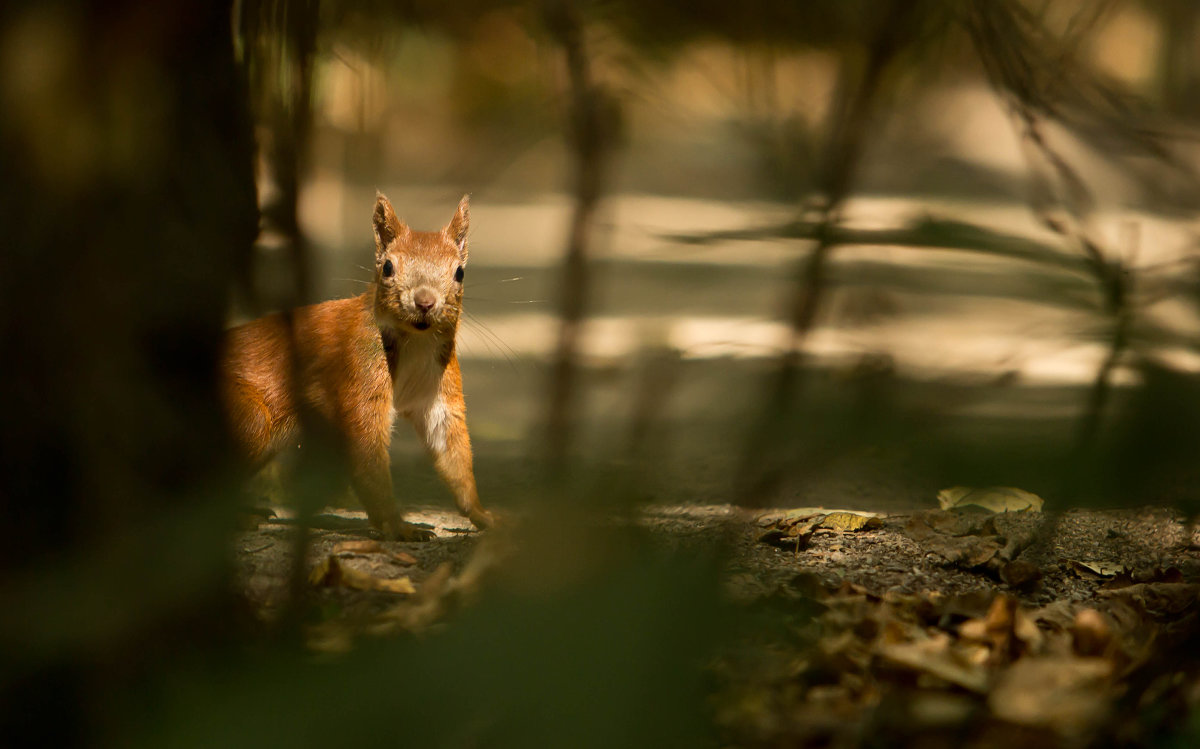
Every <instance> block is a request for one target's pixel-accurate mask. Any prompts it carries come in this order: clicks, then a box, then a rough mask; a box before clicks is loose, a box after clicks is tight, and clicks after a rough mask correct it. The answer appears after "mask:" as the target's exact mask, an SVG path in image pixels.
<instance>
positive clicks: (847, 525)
mask: <svg viewBox="0 0 1200 749" xmlns="http://www.w3.org/2000/svg"><path fill="white" fill-rule="evenodd" d="M817 527H818V528H829V529H830V530H835V531H841V532H842V533H850V532H853V531H861V530H870V529H874V528H881V527H883V519H882V518H880V517H879V516H878V515H876V514H875V513H865V512H848V511H841V510H839V511H838V512H831V513H829V514H828V515H826V516H825V517H824V518H822V519H821V521H820V522H819V523H818V524H817Z"/></svg>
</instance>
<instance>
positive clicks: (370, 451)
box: [347, 419, 433, 541]
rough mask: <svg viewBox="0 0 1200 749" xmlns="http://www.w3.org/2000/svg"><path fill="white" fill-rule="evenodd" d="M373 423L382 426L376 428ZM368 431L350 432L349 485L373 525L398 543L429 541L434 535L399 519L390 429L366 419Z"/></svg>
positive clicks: (385, 425) (389, 426)
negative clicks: (394, 495) (394, 487)
mask: <svg viewBox="0 0 1200 749" xmlns="http://www.w3.org/2000/svg"><path fill="white" fill-rule="evenodd" d="M373 421H379V422H380V423H377V424H374V423H372V422H373ZM359 423H360V424H363V425H364V426H365V427H366V428H364V429H359V430H354V431H350V432H349V433H348V435H347V436H348V438H349V443H350V444H349V459H350V483H351V485H352V486H353V487H354V493H355V494H356V495H358V501H359V502H361V503H362V506H363V508H364V509H366V511H367V517H368V518H369V519H370V521H371V524H372V525H374V526H375V527H376V528H378V529H379V530H380V531H381V532H382V533H383V534H384V536H386V537H387V538H389V539H395V540H398V541H427V540H429V539H430V538H432V536H433V534H432V533H431V532H430V531H427V530H425V529H423V528H419V527H417V526H415V525H413V524H412V523H409V522H406V521H405V520H404V519H402V518H401V517H400V508H399V507H398V506H397V504H396V500H395V498H394V497H393V496H392V461H391V454H390V452H389V445H390V442H391V425H390V424H387V423H383V421H382V420H368V419H364V420H362V421H360V422H359Z"/></svg>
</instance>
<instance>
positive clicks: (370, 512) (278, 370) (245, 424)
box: [222, 194, 494, 540]
mask: <svg viewBox="0 0 1200 749" xmlns="http://www.w3.org/2000/svg"><path fill="white" fill-rule="evenodd" d="M469 218H470V216H469V206H468V200H467V197H466V196H463V199H462V200H461V201H460V202H459V204H458V210H457V211H456V212H455V214H454V218H453V219H451V220H450V223H449V224H447V225H446V227H445V228H443V229H442V230H441V231H434V232H421V231H413V230H412V229H410V228H409V227H408V226H406V225H405V224H404V223H403V222H402V221H400V220H399V219H398V218H396V213H395V211H394V210H393V209H392V204H391V202H389V201H388V199H387V198H386V197H384V196H383V195H382V194H377V196H376V201H375V214H374V217H373V222H372V223H373V224H374V229H375V278H374V283H373V284H372V286H371V288H370V290H368V291H367V292H366V293H364V294H361V295H359V296H356V297H351V298H349V299H337V300H333V301H328V302H323V303H321V304H315V305H312V306H309V307H303V308H300V309H297V310H295V312H294V313H293V315H292V327H293V336H294V340H295V358H293V356H292V346H291V345H290V343H291V342H290V340H289V339H290V338H291V336H289V333H288V327H287V324H286V322H285V321H284V319H283V318H282V317H281V316H280V315H271V316H268V317H264V318H261V319H259V320H255V321H253V322H250V323H247V324H245V325H241V326H239V327H236V328H233V329H232V330H230V331H229V332H228V335H227V338H226V345H225V349H224V353H223V359H222V390H223V397H224V401H225V406H226V410H227V413H228V416H229V420H230V422H231V424H232V427H233V432H234V435H235V439H236V441H237V444H238V446H239V447H240V449H241V452H242V454H243V455H244V457H245V458H247V459H248V460H249V461H250V463H251V464H252V465H254V466H257V467H261V466H262V465H264V464H265V463H266V462H267V461H269V460H270V459H271V458H272V457H274V455H275V454H277V453H278V452H279V451H280V450H281V449H282V448H284V447H285V446H289V445H295V444H297V442H298V439H299V434H298V427H299V423H298V417H297V405H298V399H302V400H303V402H304V403H305V404H306V405H308V406H310V407H311V408H313V409H314V410H315V411H316V412H317V413H318V414H320V415H321V416H322V417H323V418H325V419H328V420H329V422H330V423H331V424H332V425H333V426H334V428H335V430H336V433H337V434H338V435H339V436H340V437H341V438H342V439H344V440H345V442H344V447H345V449H346V454H347V457H348V459H349V468H350V479H351V484H352V485H353V487H354V491H355V493H356V494H357V495H358V498H359V501H360V502H362V504H363V507H364V508H366V511H367V516H368V517H369V518H370V520H371V523H372V524H373V525H374V526H375V527H377V528H379V529H380V530H381V531H382V532H383V533H384V534H385V535H387V536H388V537H390V538H398V539H402V540H416V539H422V538H426V537H428V534H427V533H426V532H423V531H421V530H420V529H418V528H416V527H415V526H413V525H411V524H409V523H406V522H405V521H403V520H402V519H401V517H400V512H399V508H398V506H397V504H396V502H395V501H394V500H393V497H392V474H391V458H390V453H389V447H390V445H391V439H392V427H393V425H394V423H395V421H396V417H397V416H403V417H404V418H406V419H408V420H409V421H410V422H412V424H413V426H414V427H415V428H416V430H417V435H418V436H419V437H420V438H421V440H422V442H423V443H424V444H425V447H426V449H427V450H428V452H429V453H430V455H431V456H432V458H433V462H434V467H435V468H436V469H437V472H438V473H439V474H440V475H441V477H442V479H443V480H444V481H445V482H446V484H447V485H448V486H449V487H450V489H451V491H452V492H453V493H454V497H455V500H456V502H457V504H458V509H459V511H460V512H462V514H463V515H465V516H467V517H468V518H470V520H471V522H472V523H474V524H475V525H476V526H477V527H479V528H487V527H489V526H491V525H492V524H493V522H494V521H493V517H492V514H491V513H490V512H489V511H487V510H485V509H483V507H482V506H481V505H480V504H479V496H478V493H477V491H476V488H475V473H474V469H473V468H472V457H471V440H470V437H469V436H468V434H467V418H466V405H465V403H464V402H463V390H462V375H461V372H460V370H459V366H458V357H457V355H456V354H455V346H454V339H455V335H456V333H457V331H458V320H459V317H460V316H461V315H462V302H463V273H464V268H465V267H466V264H467V229H468V223H469ZM297 378H298V381H297Z"/></svg>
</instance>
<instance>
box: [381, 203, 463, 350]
mask: <svg viewBox="0 0 1200 749" xmlns="http://www.w3.org/2000/svg"><path fill="white" fill-rule="evenodd" d="M469 222H470V207H469V203H468V200H467V196H466V195H464V196H463V198H462V200H461V201H459V203H458V210H457V211H455V213H454V218H452V219H450V223H448V224H447V225H446V226H445V227H443V228H442V229H441V231H413V230H412V229H410V228H408V226H406V225H405V224H404V222H402V221H401V220H400V219H398V218H396V212H395V211H394V210H393V209H392V204H391V202H390V201H389V200H388V199H387V198H386V197H385V196H384V195H383V194H382V193H376V197H375V215H374V218H373V221H372V223H373V224H374V228H375V317H376V320H377V322H378V323H379V324H380V325H381V326H383V327H387V328H392V329H395V330H397V331H400V332H405V333H410V334H423V333H435V334H441V335H451V336H453V334H454V332H455V330H457V327H458V318H459V316H460V315H461V314H462V297H463V274H464V271H465V269H466V266H467V230H468V228H469Z"/></svg>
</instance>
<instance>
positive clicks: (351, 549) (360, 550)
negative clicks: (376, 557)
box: [333, 538, 384, 554]
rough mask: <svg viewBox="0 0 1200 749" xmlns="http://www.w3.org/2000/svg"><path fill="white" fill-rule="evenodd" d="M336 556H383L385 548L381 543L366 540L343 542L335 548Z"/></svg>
mask: <svg viewBox="0 0 1200 749" xmlns="http://www.w3.org/2000/svg"><path fill="white" fill-rule="evenodd" d="M333 553H334V554H382V553H384V552H383V547H382V546H380V544H379V542H378V541H376V540H374V539H370V538H364V539H361V540H357V539H356V540H353V541H342V542H341V543H339V544H337V545H336V546H334V547H333Z"/></svg>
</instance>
